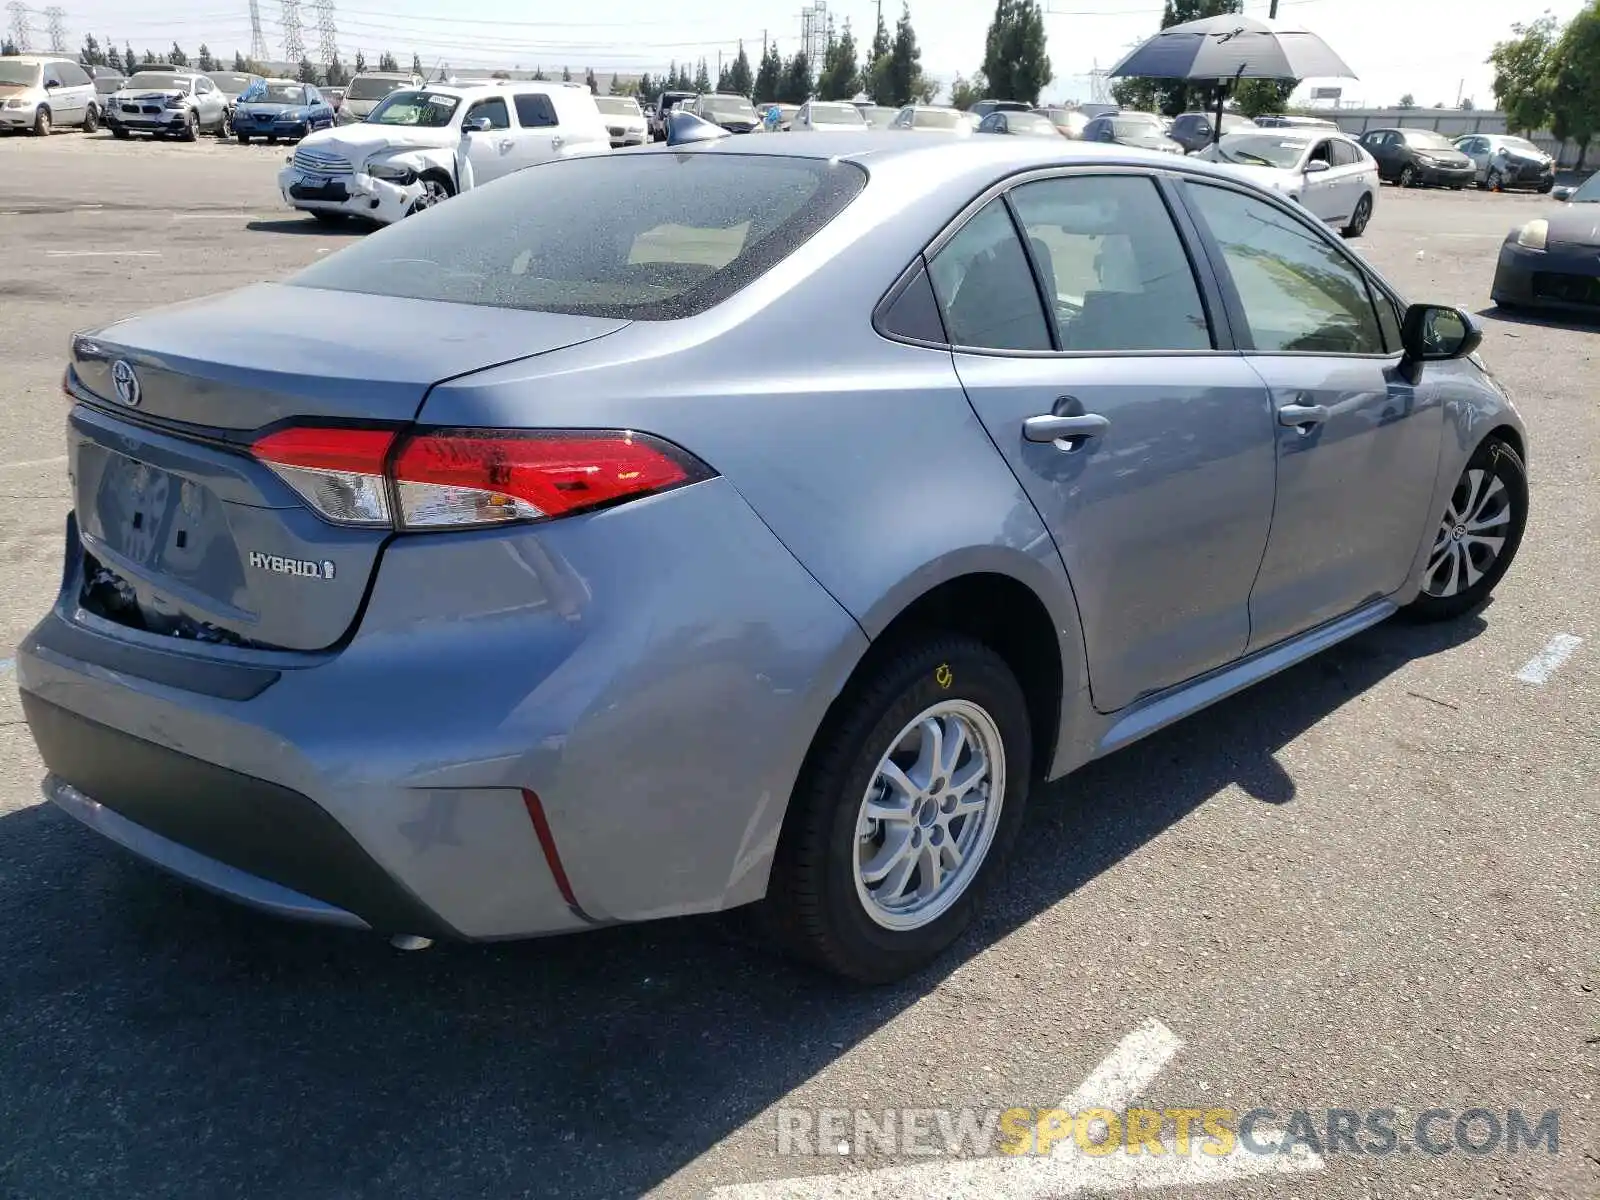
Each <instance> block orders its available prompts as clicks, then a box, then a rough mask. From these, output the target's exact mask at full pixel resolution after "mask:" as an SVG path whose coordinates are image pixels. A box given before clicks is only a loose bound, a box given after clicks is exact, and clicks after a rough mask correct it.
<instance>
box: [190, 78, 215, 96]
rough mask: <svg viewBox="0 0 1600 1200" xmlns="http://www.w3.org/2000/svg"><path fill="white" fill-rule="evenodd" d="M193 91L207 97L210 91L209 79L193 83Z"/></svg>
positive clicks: (197, 80)
mask: <svg viewBox="0 0 1600 1200" xmlns="http://www.w3.org/2000/svg"><path fill="white" fill-rule="evenodd" d="M194 90H195V92H196V93H198V94H199V95H201V96H209V95H210V94H211V91H212V88H211V81H210V80H209V79H196V80H195V81H194Z"/></svg>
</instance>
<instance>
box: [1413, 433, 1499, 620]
mask: <svg viewBox="0 0 1600 1200" xmlns="http://www.w3.org/2000/svg"><path fill="white" fill-rule="evenodd" d="M1527 521H1528V473H1527V468H1526V467H1524V466H1523V465H1522V458H1521V457H1520V456H1519V455H1518V454H1517V452H1516V450H1514V449H1513V448H1512V447H1511V444H1510V443H1509V442H1504V441H1501V440H1500V439H1499V438H1490V439H1489V440H1487V441H1486V442H1484V443H1483V445H1481V446H1479V447H1478V448H1477V450H1475V451H1474V452H1473V455H1472V457H1471V458H1470V459H1468V460H1467V465H1466V467H1465V469H1463V470H1462V472H1461V478H1460V479H1458V480H1457V481H1456V486H1455V490H1454V491H1453V492H1451V494H1450V499H1449V502H1448V503H1447V504H1446V505H1445V510H1444V517H1443V518H1442V519H1441V520H1440V522H1439V527H1438V529H1437V530H1436V531H1435V533H1434V536H1433V547H1432V549H1431V550H1430V551H1429V552H1428V565H1427V567H1426V568H1425V569H1424V570H1423V573H1422V594H1421V595H1419V596H1418V597H1417V598H1416V599H1415V600H1413V601H1412V602H1411V604H1409V605H1408V606H1407V607H1406V609H1405V610H1404V611H1405V613H1406V615H1407V616H1409V617H1411V618H1412V619H1413V620H1418V621H1449V620H1453V619H1454V618H1456V617H1461V616H1465V615H1466V614H1467V613H1470V612H1474V611H1476V610H1477V609H1478V608H1480V607H1481V606H1482V605H1483V604H1484V603H1485V602H1487V600H1488V599H1489V593H1490V592H1492V591H1494V588H1495V585H1496V584H1498V583H1499V582H1500V579H1501V577H1502V576H1503V575H1505V573H1506V571H1507V570H1508V569H1509V568H1510V566H1511V561H1512V559H1514V558H1515V557H1516V556H1517V548H1518V547H1519V546H1521V545H1522V531H1523V529H1524V528H1525V527H1526V525H1527Z"/></svg>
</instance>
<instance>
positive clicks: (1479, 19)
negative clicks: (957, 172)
mask: <svg viewBox="0 0 1600 1200" xmlns="http://www.w3.org/2000/svg"><path fill="white" fill-rule="evenodd" d="M27 2H28V3H30V5H31V6H32V7H33V8H34V9H35V12H34V13H33V17H32V22H33V25H34V28H35V31H36V32H35V33H34V36H33V40H34V44H35V46H36V47H41V46H43V45H45V44H46V43H45V41H44V38H43V31H44V28H45V19H44V17H43V15H42V12H43V9H44V7H45V5H46V0H27ZM59 2H60V3H61V4H62V6H63V7H64V8H65V9H66V13H67V22H66V23H67V29H68V36H69V39H70V42H71V44H72V45H74V46H76V45H77V44H78V43H79V42H81V40H82V35H83V32H84V31H85V30H86V29H89V30H92V31H93V32H94V33H95V34H97V35H99V36H101V37H106V36H109V37H111V38H113V39H115V40H116V41H117V42H119V43H121V42H123V41H131V42H132V43H133V45H134V47H135V49H137V50H138V51H140V52H141V53H142V52H143V51H144V50H145V49H146V48H149V49H152V50H156V51H158V52H159V51H162V50H164V49H165V48H166V47H168V46H170V45H171V42H172V39H173V38H174V37H176V38H177V39H178V40H179V42H180V43H181V44H182V46H183V47H184V48H185V49H186V50H188V51H190V52H191V53H192V52H193V51H194V49H195V48H196V47H197V46H198V45H199V43H200V42H202V41H204V42H206V43H208V44H209V46H210V47H211V49H212V51H213V52H225V53H228V54H231V53H232V52H233V50H234V49H236V48H237V49H240V50H244V51H246V52H248V51H249V48H250V22H249V0H167V2H165V3H160V4H158V3H154V2H151V0H59ZM258 2H259V4H260V8H261V15H262V24H263V31H264V33H265V35H266V38H267V42H268V44H269V47H270V49H271V50H272V53H273V54H274V56H278V55H281V53H282V49H281V48H282V42H283V4H282V0H258ZM292 2H293V0H291V3H292ZM805 2H806V0H767V3H765V4H758V3H753V2H751V0H744V2H743V3H740V2H738V0H585V2H584V3H583V4H581V5H556V4H538V3H531V4H530V3H515V2H513V0H454V2H453V3H451V4H449V5H448V6H444V5H440V4H438V3H429V2H428V0H336V4H335V20H336V23H337V28H338V31H339V37H338V45H339V48H340V51H341V53H342V54H343V56H344V57H345V60H346V61H347V62H348V61H349V60H350V59H351V58H352V57H353V56H354V53H355V51H356V50H357V49H358V48H359V49H361V50H363V51H364V52H365V53H366V56H367V58H368V59H369V60H375V59H376V58H377V55H378V52H379V51H380V50H385V49H387V50H391V51H393V52H394V53H395V54H396V55H398V56H400V57H402V58H409V57H410V55H411V53H412V51H413V50H415V51H418V52H420V53H421V54H422V56H423V59H424V61H425V62H426V63H428V65H429V66H432V65H433V64H434V63H435V62H436V61H438V60H439V59H441V58H442V59H443V60H444V61H446V62H448V63H450V64H451V65H452V66H455V67H486V66H505V67H510V66H523V67H527V68H530V69H531V68H532V67H533V66H535V65H542V66H544V67H545V68H546V69H549V68H551V67H555V68H558V69H559V68H560V67H561V66H562V65H563V64H565V65H567V66H569V67H571V68H572V69H573V71H574V72H575V73H580V72H581V71H582V70H583V68H585V67H591V66H592V67H593V68H594V69H595V70H596V71H597V72H600V73H602V74H603V73H606V72H608V71H610V70H624V71H629V72H636V71H639V70H650V71H652V72H654V71H658V70H660V69H661V68H663V67H665V66H666V65H667V63H668V61H669V60H671V59H674V58H676V59H679V60H683V59H697V58H699V57H700V56H701V55H705V56H706V57H707V58H708V59H709V60H710V63H711V68H712V71H713V73H715V69H716V57H717V53H718V51H719V50H720V51H721V52H722V53H723V54H725V55H727V56H729V57H731V56H732V55H733V54H734V53H735V51H736V49H737V46H738V43H739V40H740V39H741V38H742V39H743V40H744V43H745V46H746V48H747V49H748V50H749V51H750V52H751V57H752V59H754V58H755V57H756V55H758V54H759V53H760V50H761V41H762V37H763V35H765V36H767V37H770V38H772V39H775V40H776V41H777V42H778V45H779V47H780V49H782V50H784V51H785V52H786V53H791V54H792V53H793V52H794V51H795V50H796V49H798V48H799V44H800V15H799V14H800V9H801V7H802V6H803V4H804V3H805ZM1581 2H1582V0H1458V2H1457V3H1455V4H1451V5H1444V4H1439V3H1424V2H1423V0H1281V6H1280V9H1279V17H1280V19H1281V20H1292V21H1294V22H1296V23H1300V24H1303V25H1304V26H1305V27H1307V28H1309V29H1312V30H1314V31H1316V32H1317V33H1320V34H1321V35H1322V36H1323V37H1324V38H1326V39H1327V41H1328V43H1329V44H1330V45H1331V46H1332V47H1333V48H1334V50H1336V51H1337V52H1338V53H1339V54H1340V55H1342V56H1343V58H1344V59H1345V61H1347V62H1348V63H1349V64H1350V66H1351V67H1352V69H1354V70H1355V71H1356V72H1357V73H1358V74H1359V75H1360V79H1359V80H1329V81H1324V82H1327V83H1340V84H1342V85H1343V87H1344V89H1345V93H1344V95H1345V99H1346V100H1347V101H1351V100H1354V101H1365V102H1367V103H1371V104H1386V103H1393V102H1394V101H1395V100H1397V99H1399V97H1400V96H1401V95H1402V94H1404V93H1406V92H1411V93H1412V94H1413V95H1415V97H1416V99H1417V101H1418V103H1420V104H1424V105H1431V104H1433V103H1434V102H1435V101H1440V100H1442V101H1444V102H1446V103H1447V104H1454V103H1455V101H1456V99H1457V93H1458V90H1459V91H1460V93H1461V94H1462V95H1465V96H1469V97H1471V98H1473V99H1474V100H1475V101H1476V102H1477V103H1478V104H1479V105H1480V106H1488V105H1491V104H1492V103H1493V97H1492V95H1491V94H1490V91H1489V79H1490V74H1489V70H1488V68H1487V67H1486V66H1485V65H1484V61H1483V60H1484V58H1485V57H1486V56H1487V54H1488V52H1489V49H1490V48H1491V47H1492V45H1493V44H1494V42H1495V41H1496V40H1497V39H1499V38H1502V37H1504V36H1506V34H1507V32H1508V31H1509V29H1510V27H1511V25H1512V23H1513V22H1516V21H1526V20H1532V19H1533V18H1535V17H1537V16H1538V15H1539V14H1540V13H1541V12H1542V11H1544V10H1545V9H1546V8H1549V9H1551V10H1553V11H1554V12H1555V13H1556V14H1557V15H1558V16H1560V17H1563V18H1564V17H1567V16H1570V15H1571V14H1572V13H1573V12H1575V11H1577V9H1578V8H1579V7H1580V5H1581ZM828 9H829V11H830V12H831V13H832V15H833V17H834V20H835V23H836V24H837V25H838V26H840V27H842V26H843V24H844V21H845V20H846V19H848V20H849V21H850V22H851V24H852V25H853V27H854V29H855V31H856V33H857V35H858V38H859V39H860V40H863V41H865V40H868V39H870V38H871V35H872V28H873V24H874V21H875V17H876V11H877V9H876V6H875V4H873V3H871V2H869V0H830V2H829V4H828ZM1245 11H1246V12H1248V13H1251V14H1252V15H1262V16H1264V15H1265V14H1266V11H1267V0H1246V3H1245ZM899 12H900V0H885V4H884V15H885V17H886V18H889V19H890V20H891V22H892V20H893V18H894V17H897V16H898V15H899ZM1046 12H1047V16H1046V18H1045V22H1046V28H1047V30H1048V32H1049V36H1050V55H1051V61H1052V63H1053V64H1054V67H1055V73H1056V81H1055V83H1053V84H1052V85H1051V86H1050V87H1049V89H1047V92H1046V96H1047V98H1051V99H1063V98H1074V99H1079V100H1087V99H1089V98H1090V94H1089V93H1090V83H1089V79H1088V78H1087V77H1088V74H1089V72H1090V71H1091V70H1092V69H1093V68H1094V66H1095V65H1096V63H1098V65H1099V66H1100V67H1101V68H1107V67H1109V66H1111V65H1112V64H1113V63H1114V62H1115V61H1116V60H1117V59H1118V58H1119V57H1121V55H1122V54H1123V53H1124V52H1125V50H1126V49H1127V48H1128V47H1129V46H1130V44H1132V43H1134V42H1136V41H1138V40H1139V39H1141V38H1143V37H1146V36H1148V35H1149V34H1151V33H1153V32H1154V31H1155V30H1156V28H1157V27H1158V25H1159V24H1160V15H1161V2H1160V0H1048V4H1047V8H1046ZM992 13H993V4H992V0H967V2H958V0H913V2H912V6H911V16H912V21H913V23H914V25H915V27H916V30H917V35H918V39H919V41H920V42H921V45H922V55H923V66H924V68H925V69H926V70H927V71H928V72H929V73H931V74H933V75H935V76H937V77H939V78H941V79H943V80H949V79H950V78H951V77H952V76H954V75H955V74H956V73H957V72H963V73H970V72H971V71H972V70H973V69H974V68H975V67H977V66H978V64H979V62H980V61H981V59H982V57H983V37H984V31H985V29H986V28H987V27H988V23H989V19H990V17H991V15H992ZM161 14H165V15H161ZM301 22H302V25H303V26H304V29H305V32H304V35H303V36H304V41H305V45H306V47H307V48H308V50H310V52H311V54H312V56H313V57H316V47H317V10H316V8H315V7H314V4H313V0H304V2H303V3H302V5H301Z"/></svg>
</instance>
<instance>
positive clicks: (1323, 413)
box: [1278, 404, 1333, 437]
mask: <svg viewBox="0 0 1600 1200" xmlns="http://www.w3.org/2000/svg"><path fill="white" fill-rule="evenodd" d="M1332 415H1333V414H1332V413H1330V412H1329V411H1328V406H1327V405H1326V404H1285V405H1284V406H1283V407H1282V408H1280V409H1279V410H1278V424H1279V425H1285V426H1288V427H1289V428H1290V429H1298V430H1299V431H1300V436H1301V437H1304V436H1305V435H1306V434H1308V433H1310V432H1311V431H1312V430H1313V429H1315V428H1316V427H1317V426H1318V425H1321V424H1322V423H1323V422H1324V421H1326V420H1327V419H1328V418H1329V417H1331V416H1332Z"/></svg>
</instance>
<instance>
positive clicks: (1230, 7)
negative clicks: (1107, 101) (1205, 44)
mask: <svg viewBox="0 0 1600 1200" xmlns="http://www.w3.org/2000/svg"><path fill="white" fill-rule="evenodd" d="M1243 7H1244V6H1243V3H1242V0H1166V7H1165V8H1164V9H1163V10H1162V13H1161V28H1162V29H1166V28H1168V27H1169V26H1172V25H1181V24H1183V23H1184V22H1185V21H1198V20H1200V19H1201V18H1202V17H1215V16H1220V15H1221V14H1223V13H1236V12H1241V11H1243ZM1111 98H1112V99H1113V100H1115V101H1116V102H1117V103H1118V104H1120V105H1121V106H1122V107H1123V108H1131V109H1138V110H1139V111H1141V112H1154V111H1158V110H1159V111H1161V112H1164V113H1166V114H1167V115H1168V116H1177V115H1178V114H1179V113H1182V112H1188V111H1189V110H1190V109H1191V108H1194V107H1197V106H1199V107H1210V106H1212V105H1214V104H1215V102H1216V85H1214V84H1191V83H1184V82H1182V81H1181V80H1171V79H1139V78H1132V77H1130V78H1127V79H1121V80H1118V81H1117V82H1116V83H1115V84H1113V85H1112V88H1111Z"/></svg>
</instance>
